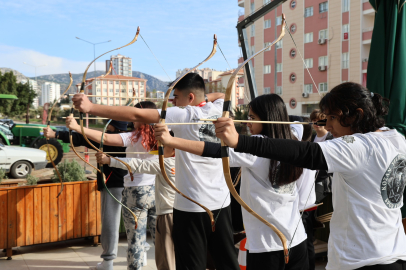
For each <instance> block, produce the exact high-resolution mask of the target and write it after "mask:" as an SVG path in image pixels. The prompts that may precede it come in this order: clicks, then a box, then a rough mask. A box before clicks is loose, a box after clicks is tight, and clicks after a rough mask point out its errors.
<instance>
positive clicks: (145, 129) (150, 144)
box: [131, 101, 157, 151]
mask: <svg viewBox="0 0 406 270" xmlns="http://www.w3.org/2000/svg"><path fill="white" fill-rule="evenodd" d="M134 107H136V108H140V109H156V105H155V103H153V102H151V101H141V102H139V103H137V104H135V106H134ZM140 138H141V144H142V146H143V147H144V149H145V150H147V151H152V150H156V149H157V147H156V145H157V141H156V139H155V135H154V129H153V128H151V126H150V125H148V124H142V125H141V126H140V127H139V128H137V129H134V130H133V133H132V136H131V141H132V142H134V143H136V142H138V140H139V139H140Z"/></svg>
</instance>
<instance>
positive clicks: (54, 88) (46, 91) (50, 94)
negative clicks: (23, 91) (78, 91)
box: [40, 82, 61, 106]
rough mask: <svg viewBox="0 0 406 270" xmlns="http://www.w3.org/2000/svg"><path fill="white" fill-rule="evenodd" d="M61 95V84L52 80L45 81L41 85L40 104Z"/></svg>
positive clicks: (51, 100) (51, 101)
mask: <svg viewBox="0 0 406 270" xmlns="http://www.w3.org/2000/svg"><path fill="white" fill-rule="evenodd" d="M60 97H61V85H60V84H59V83H54V82H45V83H44V84H42V85H41V104H40V105H41V106H43V105H44V104H45V103H53V102H54V101H55V100H57V99H59V98H60Z"/></svg>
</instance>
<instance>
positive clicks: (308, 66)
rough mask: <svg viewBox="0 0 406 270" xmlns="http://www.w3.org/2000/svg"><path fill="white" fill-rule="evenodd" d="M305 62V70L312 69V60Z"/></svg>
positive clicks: (308, 59)
mask: <svg viewBox="0 0 406 270" xmlns="http://www.w3.org/2000/svg"><path fill="white" fill-rule="evenodd" d="M304 61H305V68H306V67H307V68H312V67H313V58H307V59H305V60H304Z"/></svg>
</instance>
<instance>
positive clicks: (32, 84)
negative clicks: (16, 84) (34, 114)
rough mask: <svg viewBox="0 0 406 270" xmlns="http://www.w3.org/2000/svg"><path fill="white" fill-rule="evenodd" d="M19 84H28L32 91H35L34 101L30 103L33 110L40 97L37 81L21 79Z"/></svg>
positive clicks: (36, 106)
mask: <svg viewBox="0 0 406 270" xmlns="http://www.w3.org/2000/svg"><path fill="white" fill-rule="evenodd" d="M21 83H28V84H29V85H30V86H31V88H32V90H34V91H35V93H36V94H37V97H35V98H34V100H33V101H32V106H34V108H38V106H39V96H41V91H39V89H38V84H37V81H35V80H29V79H22V80H21Z"/></svg>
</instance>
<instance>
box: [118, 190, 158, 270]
mask: <svg viewBox="0 0 406 270" xmlns="http://www.w3.org/2000/svg"><path fill="white" fill-rule="evenodd" d="M122 202H123V204H124V205H126V206H127V207H128V208H130V209H131V210H132V211H133V212H134V213H135V215H136V216H137V217H138V227H137V229H136V230H135V229H134V228H135V222H134V218H133V216H132V215H131V213H129V212H128V211H127V210H125V209H124V208H123V210H122V211H123V219H124V225H125V229H126V233H127V242H128V252H127V269H129V270H138V269H142V266H143V260H144V244H145V242H146V238H147V224H148V227H149V232H150V233H151V236H152V239H153V241H154V244H155V223H156V214H155V186H154V185H150V186H138V187H125V188H124V190H123V200H122Z"/></svg>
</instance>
